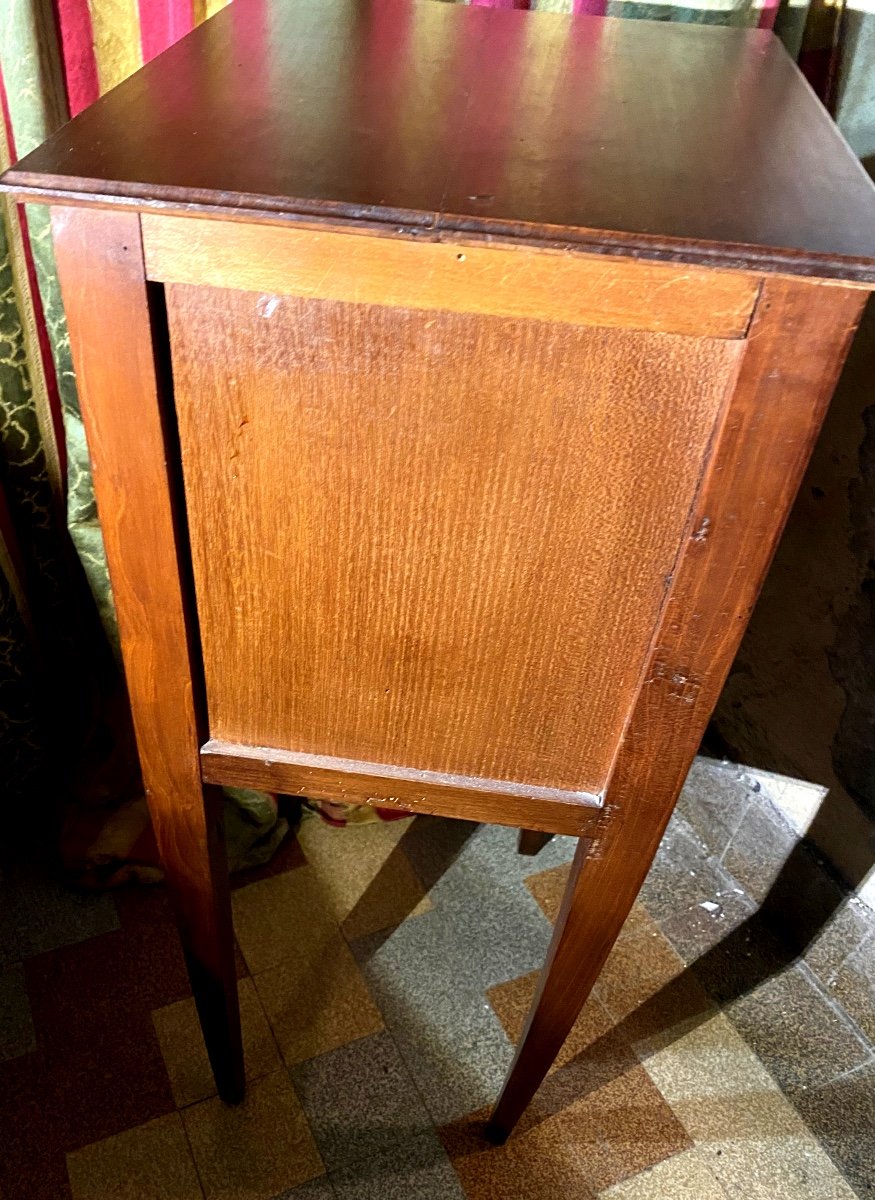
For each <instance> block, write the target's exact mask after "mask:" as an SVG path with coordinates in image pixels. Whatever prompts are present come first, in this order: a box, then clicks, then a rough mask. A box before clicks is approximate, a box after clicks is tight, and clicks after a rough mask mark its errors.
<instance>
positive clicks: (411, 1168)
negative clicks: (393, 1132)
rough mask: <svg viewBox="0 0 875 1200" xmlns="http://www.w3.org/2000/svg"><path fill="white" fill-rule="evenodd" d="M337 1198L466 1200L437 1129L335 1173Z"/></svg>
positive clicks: (367, 1199)
mask: <svg viewBox="0 0 875 1200" xmlns="http://www.w3.org/2000/svg"><path fill="white" fill-rule="evenodd" d="M331 1182H332V1184H333V1186H334V1194H335V1196H336V1198H337V1200H465V1193H464V1192H463V1191H462V1187H461V1185H460V1183H459V1180H458V1178H457V1176H456V1173H455V1172H454V1171H453V1168H452V1166H451V1165H450V1162H449V1159H448V1158H447V1156H446V1154H445V1152H444V1150H443V1147H442V1146H441V1144H440V1142H439V1141H438V1139H437V1136H436V1135H435V1134H434V1133H433V1132H429V1133H427V1134H420V1135H418V1136H417V1137H413V1138H409V1139H408V1140H405V1141H404V1142H401V1143H399V1144H398V1145H397V1146H395V1147H394V1149H393V1150H391V1151H389V1152H387V1153H385V1154H382V1155H377V1156H375V1157H373V1158H367V1159H364V1160H362V1161H360V1162H358V1163H356V1164H355V1165H353V1166H350V1167H346V1168H344V1169H342V1170H339V1171H335V1172H333V1173H332V1176H331Z"/></svg>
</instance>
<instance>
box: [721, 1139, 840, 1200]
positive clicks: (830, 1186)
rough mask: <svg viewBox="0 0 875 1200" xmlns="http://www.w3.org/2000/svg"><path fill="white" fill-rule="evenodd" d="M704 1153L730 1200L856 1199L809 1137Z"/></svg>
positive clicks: (727, 1146)
mask: <svg viewBox="0 0 875 1200" xmlns="http://www.w3.org/2000/svg"><path fill="white" fill-rule="evenodd" d="M702 1153H703V1154H704V1155H706V1161H707V1162H708V1163H709V1165H710V1167H711V1169H712V1171H713V1172H714V1174H715V1175H716V1176H717V1178H718V1179H719V1180H720V1182H721V1183H722V1184H723V1188H724V1190H725V1191H726V1193H727V1194H728V1195H729V1196H730V1197H731V1200H856V1196H857V1193H856V1192H855V1191H854V1190H853V1189H852V1188H851V1187H850V1186H849V1185H848V1184H847V1183H846V1182H845V1181H844V1179H843V1178H842V1176H841V1175H840V1174H839V1172H838V1170H837V1168H836V1167H835V1165H834V1164H833V1162H832V1160H831V1159H830V1158H829V1156H828V1155H827V1153H826V1151H825V1150H823V1149H822V1148H821V1146H820V1144H819V1143H818V1142H817V1141H815V1139H814V1138H813V1137H812V1136H811V1135H810V1134H808V1135H806V1136H803V1137H776V1138H769V1137H763V1138H760V1139H758V1140H747V1141H739V1142H733V1141H725V1142H721V1143H719V1144H718V1143H713V1144H712V1145H710V1146H708V1147H707V1148H703V1150H702Z"/></svg>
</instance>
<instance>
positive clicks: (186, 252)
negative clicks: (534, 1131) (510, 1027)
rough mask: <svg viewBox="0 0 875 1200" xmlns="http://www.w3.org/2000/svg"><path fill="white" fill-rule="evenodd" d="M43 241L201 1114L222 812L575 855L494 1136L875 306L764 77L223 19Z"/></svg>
mask: <svg viewBox="0 0 875 1200" xmlns="http://www.w3.org/2000/svg"><path fill="white" fill-rule="evenodd" d="M3 186H4V187H5V188H6V189H7V190H9V191H12V192H13V193H14V194H15V195H16V196H17V197H18V198H19V199H20V200H22V201H31V202H33V201H42V202H46V203H49V204H52V205H54V206H55V209H54V212H53V229H54V238H55V247H56V253H57V260H58V268H59V271H60V276H61V283H62V287H63V293H64V301H65V305H66V310H67V316H68V320H69V325H70V335H71V340H72V347H73V357H74V361H75V365H76V371H77V376H78V380H79V386H80V390H81V398H82V407H83V412H84V416H85V421H86V425H87V431H88V438H89V445H90V448H91V453H92V457H93V462H94V473H95V486H96V489H97V498H98V503H99V508H100V516H101V522H102V525H103V529H104V534H105V538H106V548H107V554H108V557H109V565H110V570H111V575H112V583H113V590H114V595H115V602H116V606H117V610H118V620H119V626H120V630H121V638H122V648H123V653H124V662H125V669H126V673H127V679H128V685H129V689H130V695H131V702H132V705H133V711H134V719H135V723H136V731H137V737H138V743H139V750H140V755H141V759H142V767H143V774H144V778H145V781H146V786H147V790H148V796H149V803H150V807H151V811H152V816H153V820H154V824H155V830H156V833H157V837H158V841H159V844H160V848H161V852H162V854H163V858H164V863H165V865H166V872H167V881H168V886H169V887H170V889H171V892H172V895H173V898H174V902H175V906H176V911H177V914H178V917H179V926H180V931H181V936H182V939H183V942H184V945H185V948H186V953H187V956H188V961H189V964H190V970H191V977H192V984H193V987H194V992H195V996H196V998H197V1002H198V1006H199V1011H200V1014H201V1018H202V1022H203V1026H204V1032H205V1036H206V1040H207V1044H208V1048H209V1051H210V1056H211V1060H212V1063H213V1067H214V1070H215V1073H216V1078H217V1082H218V1086H219V1089H220V1093H221V1095H222V1096H223V1097H225V1098H226V1099H228V1100H234V1099H236V1098H239V1097H240V1095H241V1094H242V1089H243V1066H242V1053H241V1044H240V1033H239V1019H238V1012H237V993H236V986H235V971H234V956H233V944H232V931H231V917H230V908H229V899H228V888H227V879H226V867H225V864H224V857H223V849H222V830H221V804H220V802H219V792H218V787H217V785H238V786H239V785H245V786H251V787H256V788H264V789H269V790H274V791H281V792H289V793H299V794H302V795H305V796H311V797H320V798H330V799H333V800H337V799H340V800H347V801H352V802H355V803H365V804H367V803H379V804H381V805H388V806H397V807H400V808H404V809H409V810H411V811H413V812H421V813H438V814H442V815H444V816H451V817H465V818H469V819H473V820H476V821H486V822H498V823H503V824H506V825H513V826H518V827H520V828H522V829H525V830H530V831H545V832H548V833H549V832H553V833H565V834H573V835H575V836H578V837H579V838H580V843H579V850H578V852H577V856H576V859H575V864H574V868H573V871H572V874H571V880H570V883H569V885H568V892H567V896H566V900H565V903H564V906H563V908H562V911H561V914H560V916H559V918H558V921H557V925H556V930H555V935H554V940H553V944H552V948H551V951H550V954H549V959H548V962H547V965H546V966H545V968H544V974H543V979H542V983H541V987H540V989H539V991H538V994H537V997H536V1000H535V1002H534V1006H533V1009H532V1013H531V1016H530V1018H529V1022H528V1024H527V1027H526V1030H525V1033H524V1035H523V1038H522V1041H521V1045H520V1048H519V1051H518V1054H517V1057H516V1060H515V1063H514V1066H513V1068H512V1070H511V1073H510V1076H509V1078H508V1081H507V1084H506V1086H505V1089H504V1092H503V1093H502V1096H501V1098H500V1099H499V1102H498V1106H497V1108H496V1111H495V1114H494V1116H493V1121H492V1126H491V1131H492V1134H493V1136H495V1137H496V1138H501V1137H503V1136H505V1135H506V1134H507V1133H508V1132H509V1130H510V1129H511V1128H512V1126H513V1124H514V1122H515V1121H516V1119H517V1117H518V1116H519V1115H520V1112H521V1111H522V1109H523V1108H524V1106H525V1105H526V1103H527V1102H528V1100H529V1099H530V1098H531V1096H532V1094H533V1092H534V1090H535V1088H536V1087H537V1086H538V1084H539V1082H540V1081H541V1079H542V1077H543V1076H544V1074H545V1072H546V1070H547V1068H548V1066H549V1064H550V1062H551V1060H552V1059H553V1057H554V1055H555V1054H556V1052H557V1051H558V1049H559V1047H560V1045H561V1044H562V1041H563V1039H564V1038H565V1036H566V1035H567V1033H568V1031H569V1029H570V1027H571V1025H572V1023H573V1021H574V1019H575V1017H576V1015H577V1013H578V1011H579V1010H580V1007H581V1005H582V1004H583V1002H584V1000H585V998H586V996H587V994H588V993H589V990H590V988H591V987H592V985H593V982H594V980H595V978H596V976H597V974H598V972H599V970H600V968H601V965H602V963H603V962H604V960H605V958H606V956H607V954H608V952H609V950H610V948H611V945H612V944H613V942H614V939H615V938H616V936H617V934H618V932H619V930H620V927H621V926H622V924H623V921H624V919H625V917H626V915H627V913H628V912H629V909H630V906H631V905H632V902H633V900H634V898H635V895H636V893H637V891H638V889H639V887H640V885H641V883H642V881H643V879H644V877H645V874H646V873H647V870H648V867H649V865H650V862H651V860H652V858H653V855H654V852H655V850H656V847H657V845H658V843H659V840H660V837H661V836H662V833H663V830H664V828H665V825H666V822H667V821H668V818H669V816H670V814H671V811H672V807H673V805H674V802H675V799H676V797H677V794H678V791H679V789H680V787H681V784H682V783H683V780H684V777H685V775H686V773H687V770H688V769H689V766H690V763H691V761H692V758H693V755H694V754H695V752H696V749H697V746H698V744H699V740H700V737H701V735H702V732H703V730H704V727H705V723H706V721H707V719H708V717H709V714H710V712H711V710H712V707H713V705H714V703H715V701H716V699H717V696H718V693H719V691H720V688H721V686H722V683H723V680H724V677H725V675H726V672H727V670H728V669H729V666H730V664H731V662H732V658H733V654H734V653H735V650H736V647H737V646H738V643H739V639H740V638H741V635H742V632H743V630H744V627H745V623H746V621H747V618H748V615H749V613H750V611H751V607H752V605H753V603H754V600H755V598H756V595H757V590H758V588H759V586H760V583H761V581H762V579H763V575H764V573H765V571H766V569H767V567H768V564H769V559H770V557H771V554H772V551H773V549H774V546H775V543H776V541H777V539H778V537H779V535H780V532H781V528H782V525H783V522H784V519H785V517H786V515H787V512H788V509H789V506H790V504H791V503H792V501H793V498H794V494H795V492H796V490H797V487H798V485H799V482H800V479H801V477H802V472H803V470H804V468H805V465H806V461H807V458H808V454H809V451H810V449H811V446H812V443H813V441H814V439H815V437H816V435H817V431H818V427H819V425H820V421H821V418H822V417H823V413H824V410H825V407H826V405H827V403H828V401H829V398H830V394H831V391H832V388H833V385H834V383H835V381H836V377H837V375H838V372H839V370H840V368H841V365H842V361H843V359H844V356H845V353H846V351H847V348H848V344H849V341H850V339H851V337H852V334H853V331H854V328H855V326H856V323H857V321H858V318H859V316H860V312H861V309H862V307H863V305H864V303H865V301H866V298H867V294H868V291H869V290H871V289H872V288H873V287H875V191H873V188H872V186H871V185H870V183H869V181H868V179H867V178H866V177H865V175H864V174H863V172H862V170H861V169H860V167H859V165H858V164H857V162H856V160H855V159H854V157H853V155H852V154H851V152H850V151H849V150H848V148H847V147H846V146H845V144H844V143H843V141H842V139H841V137H840V135H839V134H838V132H837V131H836V129H835V127H834V126H833V125H832V123H831V122H830V120H829V118H828V116H827V114H826V113H825V112H824V110H823V109H822V108H821V107H820V105H819V103H818V102H817V100H816V99H815V98H814V96H813V94H812V93H811V92H810V91H809V90H808V88H807V86H806V84H805V83H804V82H803V80H802V78H801V77H800V75H799V73H798V72H797V70H796V67H795V66H794V65H793V64H792V62H791V61H790V59H789V58H788V57H787V55H786V54H785V52H784V51H783V49H782V48H781V46H780V45H779V43H778V42H777V41H776V40H774V38H773V37H772V36H771V35H770V34H768V33H766V32H762V31H758V30H728V29H715V28H701V27H690V26H669V25H664V24H656V23H649V22H643V21H641V22H639V21H616V20H609V19H600V18H589V17H584V18H574V19H572V18H567V17H560V16H553V15H546V14H545V15H536V14H529V13H525V12H515V11H497V10H492V9H487V8H479V7H462V6H458V7H456V6H452V5H445V4H439V3H432V2H430V0H422V2H421V3H413V2H412V0H320V2H319V3H312V2H311V3H305V2H303V0H234V3H233V4H231V5H230V7H229V8H227V9H225V10H224V11H222V12H221V13H220V14H219V15H218V16H216V17H214V18H213V19H212V20H210V21H208V22H207V23H206V24H205V25H203V26H201V27H200V28H199V29H197V30H196V31H195V32H194V33H192V34H191V35H190V36H189V37H187V38H185V39H183V40H182V41H181V42H179V43H178V44H177V45H176V46H174V47H173V48H172V49H170V50H168V51H167V52H166V53H165V54H163V55H161V56H160V57H159V58H157V59H155V60H154V61H153V62H152V63H150V64H149V65H148V66H147V67H145V68H144V69H143V70H142V71H140V72H139V73H138V74H136V75H135V76H133V77H132V78H131V79H129V80H128V81H127V82H126V83H124V84H122V85H121V86H120V87H118V88H116V89H115V90H114V91H113V92H111V93H110V94H109V95H107V96H105V97H104V98H103V99H101V100H100V101H98V103H96V104H95V105H93V107H91V108H89V109H88V110H87V111H86V112H84V113H83V114H82V115H81V116H79V117H77V118H76V120H74V121H72V122H71V123H70V124H69V125H67V126H65V127H64V128H62V129H61V130H60V131H59V132H58V133H56V134H55V135H54V136H53V137H52V138H51V139H50V140H49V141H48V142H47V143H46V144H45V145H43V146H42V147H41V148H40V149H38V150H36V151H35V152H34V153H33V154H31V155H29V156H28V157H27V158H26V159H24V160H23V161H22V162H20V163H19V164H18V165H17V166H16V167H14V168H13V169H12V170H11V171H9V172H8V173H7V174H6V175H5V176H4V179H3Z"/></svg>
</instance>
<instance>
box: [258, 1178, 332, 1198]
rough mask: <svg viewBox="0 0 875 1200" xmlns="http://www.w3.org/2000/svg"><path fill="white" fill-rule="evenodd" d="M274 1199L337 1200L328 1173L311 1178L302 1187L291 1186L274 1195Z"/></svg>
mask: <svg viewBox="0 0 875 1200" xmlns="http://www.w3.org/2000/svg"><path fill="white" fill-rule="evenodd" d="M273 1200H335V1193H334V1188H333V1187H332V1186H331V1180H330V1179H329V1178H328V1176H327V1175H322V1176H321V1177H320V1178H319V1179H311V1180H309V1181H308V1182H307V1183H302V1184H301V1185H300V1187H295V1188H289V1189H288V1190H287V1191H285V1192H280V1193H279V1195H277V1196H274V1197H273Z"/></svg>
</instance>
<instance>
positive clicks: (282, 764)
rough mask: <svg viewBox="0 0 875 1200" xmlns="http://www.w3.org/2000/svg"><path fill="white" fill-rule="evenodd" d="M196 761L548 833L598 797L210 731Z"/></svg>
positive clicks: (213, 773) (301, 788)
mask: <svg viewBox="0 0 875 1200" xmlns="http://www.w3.org/2000/svg"><path fill="white" fill-rule="evenodd" d="M201 763H202V767H203V777H204V779H205V780H206V781H207V782H209V783H220V784H223V785H224V786H225V787H246V788H260V789H262V790H265V791H269V792H283V793H285V794H287V795H292V796H294V795H299V796H307V797H309V798H310V799H311V800H332V801H340V802H341V803H347V804H349V803H353V804H372V805H377V806H379V807H380V808H401V809H404V810H405V812H416V813H427V814H429V815H431V816H439V817H463V818H464V819H465V820H468V821H485V822H487V823H488V824H491V825H512V826H514V827H517V826H520V825H525V824H526V822H528V821H534V822H535V823H536V824H539V825H541V826H542V827H544V828H546V829H548V830H549V831H550V832H551V833H568V834H575V835H577V836H580V835H582V834H585V833H588V832H589V831H590V830H592V829H593V827H594V825H595V824H596V823H597V822H598V820H599V817H600V804H601V799H600V797H598V796H593V795H591V794H589V793H588V792H569V791H562V790H561V789H559V788H538V787H530V786H528V785H526V784H522V783H503V782H502V781H501V780H496V779H472V778H470V777H466V776H460V775H440V774H438V773H437V772H435V771H417V770H415V769H412V768H409V767H391V766H387V765H386V764H385V763H365V762H351V761H349V760H348V759H342V758H328V757H325V756H324V755H316V754H300V753H293V752H291V751H288V750H269V749H267V748H266V747H263V746H241V745H238V744H235V743H229V742H220V741H215V740H212V739H211V740H210V741H208V742H207V743H206V745H204V747H203V748H202V750H201Z"/></svg>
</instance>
